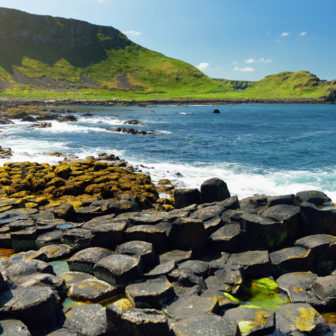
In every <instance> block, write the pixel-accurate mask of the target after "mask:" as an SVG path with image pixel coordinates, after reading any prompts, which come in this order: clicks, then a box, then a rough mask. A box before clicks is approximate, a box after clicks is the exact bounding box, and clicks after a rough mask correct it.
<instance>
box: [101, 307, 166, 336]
mask: <svg viewBox="0 0 336 336" xmlns="http://www.w3.org/2000/svg"><path fill="white" fill-rule="evenodd" d="M106 316H107V325H108V333H107V334H108V335H111V336H112V335H120V336H134V335H141V336H154V335H158V336H159V335H160V336H169V335H170V333H169V325H168V321H167V318H166V316H165V315H164V314H163V313H161V312H159V311H157V310H155V309H138V308H129V309H127V310H125V311H124V312H123V311H121V310H120V309H119V308H117V307H116V306H114V305H113V304H112V305H110V306H108V307H106Z"/></svg>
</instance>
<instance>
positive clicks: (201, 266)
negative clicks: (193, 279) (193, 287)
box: [178, 260, 209, 277]
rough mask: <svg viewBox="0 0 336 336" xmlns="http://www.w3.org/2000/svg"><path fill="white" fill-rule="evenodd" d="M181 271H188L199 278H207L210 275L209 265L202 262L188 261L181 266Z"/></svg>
mask: <svg viewBox="0 0 336 336" xmlns="http://www.w3.org/2000/svg"><path fill="white" fill-rule="evenodd" d="M178 268H179V270H187V271H190V272H192V273H193V274H195V275H196V276H199V277H207V276H208V274H209V263H207V262H204V261H200V260H188V261H186V262H184V263H182V264H180V265H179V267H178Z"/></svg>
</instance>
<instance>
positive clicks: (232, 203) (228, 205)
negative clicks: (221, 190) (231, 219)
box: [217, 196, 240, 210]
mask: <svg viewBox="0 0 336 336" xmlns="http://www.w3.org/2000/svg"><path fill="white" fill-rule="evenodd" d="M217 206H219V207H221V208H224V209H225V210H236V209H239V208H240V204H239V200H238V197H237V196H232V197H230V198H227V199H226V200H224V201H221V202H218V203H217Z"/></svg>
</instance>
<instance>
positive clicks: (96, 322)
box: [62, 304, 107, 336]
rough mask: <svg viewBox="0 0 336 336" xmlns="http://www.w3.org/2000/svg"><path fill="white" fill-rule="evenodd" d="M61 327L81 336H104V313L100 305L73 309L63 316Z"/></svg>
mask: <svg viewBox="0 0 336 336" xmlns="http://www.w3.org/2000/svg"><path fill="white" fill-rule="evenodd" d="M62 327H63V328H66V329H70V330H72V331H74V332H77V333H79V334H80V335H83V336H105V335H106V331H107V321H106V311H105V309H104V308H103V307H102V306H101V305H100V304H90V305H85V306H80V307H75V308H73V309H71V310H70V311H69V312H67V313H66V314H65V321H64V323H62Z"/></svg>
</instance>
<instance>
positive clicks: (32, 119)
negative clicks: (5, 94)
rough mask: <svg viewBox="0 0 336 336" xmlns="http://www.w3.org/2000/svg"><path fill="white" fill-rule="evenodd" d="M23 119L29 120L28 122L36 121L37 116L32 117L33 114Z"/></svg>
mask: <svg viewBox="0 0 336 336" xmlns="http://www.w3.org/2000/svg"><path fill="white" fill-rule="evenodd" d="M21 121H28V122H36V121H37V120H36V118H35V117H32V116H27V117H25V118H23V119H22V120H21Z"/></svg>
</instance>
